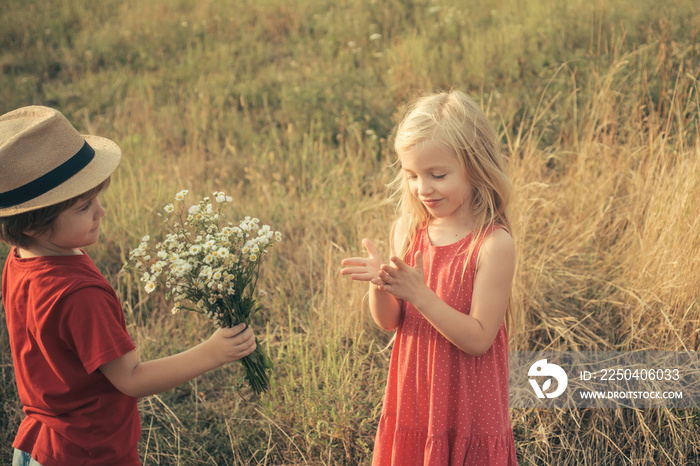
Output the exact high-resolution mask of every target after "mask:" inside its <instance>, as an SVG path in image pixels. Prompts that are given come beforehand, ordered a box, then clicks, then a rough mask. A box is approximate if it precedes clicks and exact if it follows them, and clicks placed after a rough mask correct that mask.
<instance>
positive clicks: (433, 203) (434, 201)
mask: <svg viewBox="0 0 700 466" xmlns="http://www.w3.org/2000/svg"><path fill="white" fill-rule="evenodd" d="M422 202H423V204H425V206H426V207H435V206H436V205H437V203H438V202H440V199H424V200H423V201H422Z"/></svg>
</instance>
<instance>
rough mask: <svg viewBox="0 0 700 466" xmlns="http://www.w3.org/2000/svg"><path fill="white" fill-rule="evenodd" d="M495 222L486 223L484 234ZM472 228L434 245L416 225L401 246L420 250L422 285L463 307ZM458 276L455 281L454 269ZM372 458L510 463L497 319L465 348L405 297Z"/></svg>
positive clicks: (396, 465)
mask: <svg viewBox="0 0 700 466" xmlns="http://www.w3.org/2000/svg"><path fill="white" fill-rule="evenodd" d="M497 228H502V227H498V226H496V227H492V228H491V230H489V231H488V232H487V233H488V234H490V233H491V232H493V231H494V230H496V229H497ZM470 241H471V233H470V234H469V235H467V236H466V237H465V238H463V239H461V240H459V241H457V242H456V243H453V244H449V245H447V246H433V245H432V244H431V243H430V238H429V237H428V230H427V228H423V229H421V230H419V231H418V232H417V233H416V238H415V241H414V242H413V245H412V246H411V248H410V249H409V252H408V254H407V256H406V257H407V263H408V264H409V265H411V266H413V258H414V256H415V252H416V251H418V250H420V251H421V254H422V257H423V265H424V271H425V279H426V283H427V285H428V286H429V287H430V288H431V289H432V290H434V291H435V292H436V293H437V295H438V296H440V298H442V299H443V300H444V301H445V302H446V303H447V304H449V305H450V306H452V307H453V308H455V309H457V310H459V311H460V312H463V313H465V314H469V311H470V308H471V298H472V286H473V283H474V275H475V272H476V260H477V257H478V253H479V248H480V247H481V244H478V245H477V248H475V249H474V252H473V253H472V255H471V259H470V261H469V265H468V268H466V269H465V266H466V260H467V258H466V254H460V253H463V252H465V251H466V250H467V248H469V244H470ZM464 270H466V273H464V281H463V283H462V284H461V285H462V286H460V285H459V283H458V280H457V279H456V277H461V276H462V274H463V271H464ZM372 464H373V465H375V466H388V465H393V466H413V465H426V466H427V465H435V466H438V465H439V466H446V465H451V466H455V465H469V466H480V465H514V464H517V461H516V456H515V443H514V440H513V431H512V428H511V424H510V418H509V415H508V336H507V334H506V329H505V324H501V328H500V329H499V330H498V334H497V335H496V339H495V341H494V342H493V344H492V345H491V348H489V350H488V351H486V353H484V354H482V355H481V356H471V355H469V354H467V353H465V352H464V351H462V350H460V349H459V348H457V347H456V346H455V345H453V344H452V343H451V342H449V341H448V340H447V339H446V338H445V337H443V336H442V334H440V333H439V332H438V331H437V330H436V329H435V327H433V326H432V325H431V324H430V322H428V321H427V320H426V319H425V318H424V317H423V316H422V314H421V313H420V312H419V311H418V310H417V309H416V308H415V307H413V305H411V304H410V303H407V302H404V304H403V309H402V319H401V323H400V324H399V327H398V329H397V331H396V341H395V342H394V347H393V350H392V354H391V363H390V366H389V375H388V381H387V388H386V394H385V396H384V406H383V409H382V415H381V418H380V421H379V428H378V430H377V436H376V439H375V446H374V457H373V462H372Z"/></svg>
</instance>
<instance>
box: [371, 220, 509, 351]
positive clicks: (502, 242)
mask: <svg viewBox="0 0 700 466" xmlns="http://www.w3.org/2000/svg"><path fill="white" fill-rule="evenodd" d="M391 262H392V263H393V264H394V265H393V266H390V265H383V266H382V268H381V272H380V274H379V276H380V279H381V280H382V282H383V283H382V284H381V285H380V286H379V288H380V289H382V290H384V291H387V292H389V293H391V294H393V295H394V296H395V297H396V298H398V299H404V300H406V301H408V302H410V303H411V304H413V305H414V306H415V307H416V309H418V310H419V311H420V312H421V314H423V316H424V317H425V318H426V319H427V320H428V321H429V322H430V323H431V324H432V325H433V326H434V327H435V328H436V329H437V330H438V332H440V333H441V334H442V335H443V336H444V337H445V338H447V339H448V340H450V341H451V342H452V343H453V344H454V345H456V346H457V347H458V348H460V349H461V350H462V351H464V352H466V353H468V354H471V355H473V356H479V355H481V354H483V353H485V352H486V351H487V350H488V349H489V348H490V347H491V344H492V343H493V340H494V339H495V338H496V334H497V333H498V329H499V328H500V326H501V323H502V322H503V319H504V318H505V313H506V308H507V307H508V299H509V297H510V290H511V284H512V281H513V275H514V273H515V246H514V243H513V238H512V237H511V236H510V234H508V232H506V231H505V230H502V229H499V230H496V231H494V232H493V233H491V234H490V235H489V236H487V237H486V239H485V240H484V243H483V245H482V247H481V252H480V254H479V258H478V262H477V273H476V276H475V277H474V288H473V294H472V305H471V311H470V314H469V315H467V314H463V313H461V312H459V311H457V310H456V309H454V308H453V307H451V306H449V305H448V304H446V303H445V302H444V301H443V300H442V299H440V297H439V296H438V295H437V294H435V292H434V291H433V290H431V289H430V288H428V286H427V285H426V284H425V281H424V278H423V260H422V258H421V257H420V254H419V253H417V254H416V261H415V263H416V267H415V268H412V267H409V266H408V265H407V264H406V263H405V262H403V261H402V260H401V259H399V258H398V257H396V256H394V257H392V258H391Z"/></svg>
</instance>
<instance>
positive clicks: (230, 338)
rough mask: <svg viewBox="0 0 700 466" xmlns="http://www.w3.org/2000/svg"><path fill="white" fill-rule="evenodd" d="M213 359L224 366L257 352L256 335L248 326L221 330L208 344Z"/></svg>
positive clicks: (214, 334) (210, 338)
mask: <svg viewBox="0 0 700 466" xmlns="http://www.w3.org/2000/svg"><path fill="white" fill-rule="evenodd" d="M206 345H207V349H208V350H209V354H210V355H211V357H212V358H214V360H215V361H216V362H217V363H218V365H223V364H226V363H229V362H233V361H238V360H239V359H241V358H244V357H246V356H248V355H249V354H250V353H252V352H253V351H255V348H256V346H257V345H256V343H255V333H254V332H253V329H252V328H251V327H249V326H247V325H246V324H238V325H236V326H235V327H231V328H220V329H218V330H217V331H216V332H214V333H213V334H212V336H211V337H209V339H208V340H207V342H206Z"/></svg>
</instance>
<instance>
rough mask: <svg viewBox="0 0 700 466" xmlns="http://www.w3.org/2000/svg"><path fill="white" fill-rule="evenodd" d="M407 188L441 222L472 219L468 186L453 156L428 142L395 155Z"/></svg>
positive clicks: (463, 173) (469, 184)
mask: <svg viewBox="0 0 700 466" xmlns="http://www.w3.org/2000/svg"><path fill="white" fill-rule="evenodd" d="M399 160H400V161H401V169H402V170H403V172H404V173H405V175H406V179H407V181H408V188H409V190H410V191H411V194H413V196H415V197H416V198H417V199H418V200H419V201H420V202H421V203H422V204H423V205H424V206H425V208H426V209H428V212H430V214H431V215H432V216H433V217H434V218H436V219H440V220H444V221H456V222H459V223H464V222H469V221H470V220H471V219H472V213H471V204H472V186H471V183H469V180H468V179H467V173H466V171H465V170H464V168H462V165H461V164H460V163H459V161H458V160H457V157H456V156H455V155H454V154H453V153H452V152H450V151H448V150H447V149H445V148H443V147H440V146H437V145H435V144H432V143H428V144H418V145H417V147H414V148H412V149H410V150H408V151H406V152H404V153H401V154H399Z"/></svg>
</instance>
